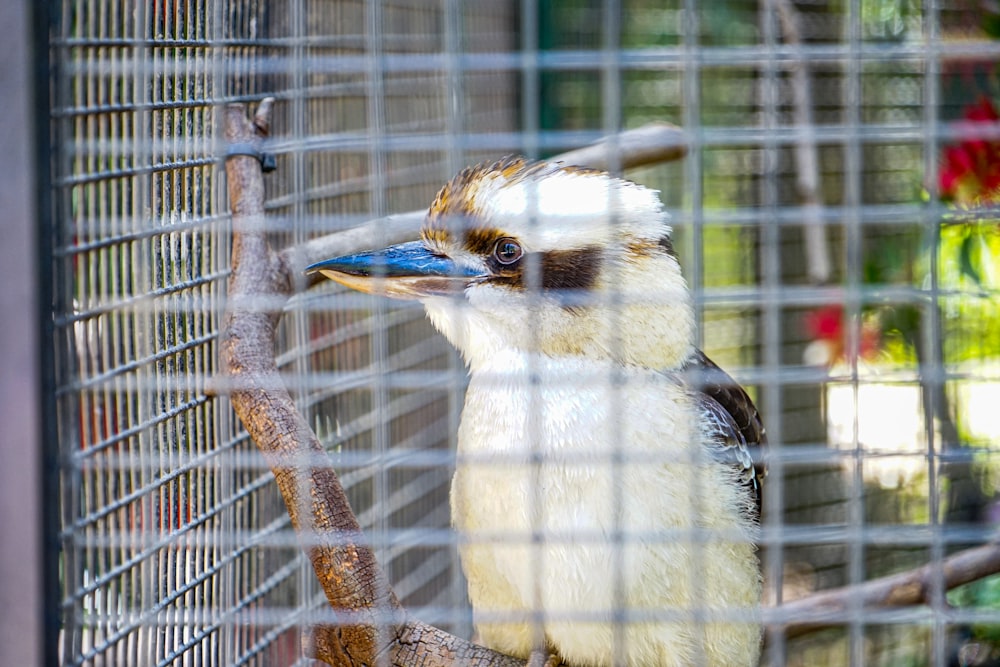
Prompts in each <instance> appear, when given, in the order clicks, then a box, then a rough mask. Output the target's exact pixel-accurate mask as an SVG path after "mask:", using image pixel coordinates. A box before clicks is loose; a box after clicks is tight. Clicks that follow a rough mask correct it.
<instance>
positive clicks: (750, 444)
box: [307, 157, 764, 667]
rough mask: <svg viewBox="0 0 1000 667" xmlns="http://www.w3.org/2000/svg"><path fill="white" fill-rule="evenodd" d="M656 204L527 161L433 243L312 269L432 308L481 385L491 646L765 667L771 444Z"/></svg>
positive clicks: (447, 213)
mask: <svg viewBox="0 0 1000 667" xmlns="http://www.w3.org/2000/svg"><path fill="white" fill-rule="evenodd" d="M667 223H668V217H667V214H666V212H665V211H664V209H663V205H662V204H661V202H660V200H659V197H658V195H657V193H656V192H655V191H653V190H650V189H647V188H645V187H642V186H640V185H637V184H635V183H631V182H629V181H626V180H622V179H618V178H614V177H612V176H611V175H609V174H607V173H604V172H599V171H594V170H590V169H584V168H580V167H572V166H565V165H562V164H559V163H550V162H536V161H530V160H526V159H523V158H518V157H508V158H504V159H502V160H500V161H497V162H494V163H487V164H482V165H479V166H476V167H472V168H469V169H466V170H464V171H462V172H461V173H460V174H458V175H457V176H456V177H455V178H454V179H452V180H451V182H449V183H448V184H447V185H445V186H444V188H443V189H442V190H441V191H440V192H439V193H438V195H437V197H436V198H435V200H434V202H433V204H432V205H431V207H430V210H429V211H428V213H427V217H426V220H425V223H424V226H423V229H422V232H421V240H420V241H416V242H411V243H404V244H401V245H396V246H392V247H389V248H386V249H384V250H380V251H377V252H373V253H365V254H359V255H351V256H347V257H338V258H335V259H330V260H327V261H323V262H319V263H317V264H314V265H312V266H310V267H309V268H308V269H307V271H310V272H312V271H318V272H320V273H322V274H323V275H325V276H327V277H329V278H331V279H333V280H336V281H338V282H340V283H343V284H344V285H347V286H348V287H352V288H355V289H358V290H362V291H365V292H375V293H380V294H384V295H387V296H391V297H398V298H407V299H418V300H420V301H421V302H422V303H423V305H424V307H425V308H426V311H427V314H428V316H429V317H430V320H431V322H432V323H433V324H434V326H435V327H436V328H437V329H438V330H439V331H440V332H441V333H442V334H444V336H445V337H446V338H447V339H448V340H449V341H451V343H452V344H453V345H454V346H455V347H456V348H458V349H459V350H460V351H461V353H462V355H463V357H464V358H465V361H466V362H467V364H468V366H469V369H470V373H471V377H470V380H469V384H468V388H467V392H466V396H465V407H464V410H463V412H462V419H461V425H460V427H459V431H458V463H457V469H456V472H455V476H454V480H453V483H452V490H451V509H452V519H453V522H454V525H455V527H456V528H457V530H458V531H459V532H460V533H461V536H462V537H461V544H460V554H461V561H462V566H463V570H464V572H465V576H466V578H467V579H468V583H469V599H470V601H471V603H472V607H473V616H474V623H475V627H476V631H477V635H478V640H479V641H480V642H481V643H483V644H485V645H486V646H489V647H491V648H493V649H496V650H498V651H502V652H504V653H508V654H511V655H514V656H519V657H523V658H527V657H528V656H529V655H530V654H532V653H535V655H537V653H536V652H537V651H540V650H547V651H551V652H554V653H555V654H557V655H558V656H559V657H560V658H561V659H562V661H563V662H564V663H567V664H569V665H574V666H578V667H588V666H594V667H598V666H605V665H607V666H610V665H613V664H615V665H630V666H635V667H639V666H661V665H720V666H726V667H733V666H736V665H755V664H756V663H757V661H758V659H759V652H760V639H761V630H760V623H759V609H758V607H759V603H760V592H761V578H760V573H759V566H758V563H757V557H756V550H755V546H754V539H755V532H756V526H757V522H758V516H759V512H760V498H761V486H760V485H761V481H762V476H763V467H762V465H761V462H760V458H759V456H758V455H757V454H756V452H758V451H760V449H761V448H760V445H762V444H763V442H764V429H763V427H762V425H761V421H760V417H759V416H758V413H757V410H756V409H755V408H754V405H753V403H752V402H751V401H750V398H749V397H748V396H747V394H746V393H745V392H744V391H743V389H741V388H740V386H739V385H738V384H736V383H735V382H734V381H733V380H732V379H730V378H729V376H727V375H726V374H725V373H723V372H722V371H721V370H719V368H718V367H717V366H715V364H713V363H712V362H711V361H710V360H709V359H708V358H707V357H706V356H705V355H704V354H703V353H702V352H701V351H699V350H698V349H697V347H696V346H695V340H694V337H695V320H694V311H693V307H692V303H691V297H690V295H689V292H688V289H687V286H686V284H685V281H684V278H683V277H682V276H681V271H680V266H679V264H678V262H677V258H676V256H675V255H674V252H673V248H672V245H671V237H670V234H671V229H670V227H669V226H668V224H667Z"/></svg>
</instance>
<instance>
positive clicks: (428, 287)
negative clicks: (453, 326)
mask: <svg viewBox="0 0 1000 667" xmlns="http://www.w3.org/2000/svg"><path fill="white" fill-rule="evenodd" d="M305 272H306V273H316V272H319V273H322V274H323V275H324V276H326V277H327V278H329V279H331V280H335V281H337V282H338V283H341V284H343V285H347V286H348V287H350V288H352V289H356V290H359V291H361V292H368V293H372V294H375V293H377V294H384V295H386V296H392V297H397V298H401V299H419V298H420V297H424V296H442V295H449V294H457V293H460V292H461V291H462V290H464V289H465V288H466V287H467V286H468V285H469V283H471V282H473V281H475V280H476V279H477V278H481V277H482V275H483V274H482V272H480V271H477V270H475V269H473V268H469V267H465V266H462V265H461V264H458V263H457V262H455V261H454V260H453V259H451V258H450V257H447V256H445V255H435V254H434V253H432V252H431V251H429V250H428V249H427V248H426V247H424V244H423V243H421V242H420V241H412V242H410V243H400V244H399V245H394V246H389V247H388V248H385V249H384V250H376V251H374V252H363V253H359V254H357V255H345V256H343V257H334V258H333V259H326V260H323V261H322V262H316V263H315V264H311V265H309V266H307V267H306V268H305Z"/></svg>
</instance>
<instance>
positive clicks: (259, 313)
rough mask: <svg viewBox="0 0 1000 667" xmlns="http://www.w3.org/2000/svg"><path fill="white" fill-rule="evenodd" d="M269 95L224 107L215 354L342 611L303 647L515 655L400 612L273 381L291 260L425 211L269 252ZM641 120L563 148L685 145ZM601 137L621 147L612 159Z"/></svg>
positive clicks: (401, 660)
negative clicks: (226, 207)
mask: <svg viewBox="0 0 1000 667" xmlns="http://www.w3.org/2000/svg"><path fill="white" fill-rule="evenodd" d="M271 104H272V101H271V100H270V99H268V100H264V101H263V102H262V103H261V105H260V107H259V108H258V110H257V113H256V115H255V117H254V119H253V121H252V122H251V121H249V120H248V119H247V118H246V110H245V108H244V106H243V105H240V104H235V105H230V106H228V107H227V108H226V109H225V114H224V122H225V136H226V141H227V142H228V145H229V147H230V148H229V151H228V153H227V159H226V175H227V178H228V186H229V199H230V207H231V210H232V225H233V246H232V247H233V251H232V252H233V254H232V273H231V275H230V278H229V295H228V299H227V303H226V312H225V318H224V322H223V342H222V364H223V368H224V369H225V372H226V373H227V374H228V378H229V381H228V390H229V392H230V398H231V400H232V404H233V408H234V409H235V411H236V414H237V415H238V416H239V418H240V420H241V421H242V422H243V425H244V426H245V428H246V429H247V432H248V433H249V434H250V436H251V437H252V438H253V441H254V442H255V443H256V444H257V447H258V448H259V449H260V451H261V454H262V456H263V457H264V459H265V460H266V461H267V463H268V466H270V468H271V470H272V471H273V472H274V477H275V481H276V482H277V484H278V489H279V490H280V492H281V496H282V498H283V499H284V501H285V505H286V506H287V509H288V514H289V517H290V518H291V522H292V525H293V527H294V528H295V531H296V534H297V535H298V536H299V538H300V540H301V544H302V549H303V551H305V553H306V554H307V555H308V557H309V560H310V562H311V563H312V566H313V569H314V570H315V572H316V576H317V578H318V580H319V583H320V585H321V586H322V588H323V591H324V593H325V595H326V598H327V600H328V601H329V603H330V606H331V608H332V610H333V612H334V613H335V614H337V615H338V616H339V617H340V618H342V619H343V620H342V621H341V622H340V623H339V624H337V625H335V626H334V625H330V626H320V627H317V628H315V629H314V630H313V632H312V636H311V638H310V642H309V647H308V650H309V652H310V654H311V655H312V656H313V657H315V658H317V659H319V660H322V661H324V662H327V663H329V664H331V665H361V664H367V665H371V664H374V663H375V662H376V658H377V660H378V664H388V665H393V666H398V667H406V666H409V665H418V664H419V665H422V666H423V667H444V666H445V665H469V666H473V667H486V666H493V667H515V666H518V665H525V663H524V662H523V661H521V660H517V659H515V658H511V657H509V656H505V655H502V654H500V653H497V652H495V651H491V650H489V649H487V648H484V647H482V646H477V645H475V644H473V643H471V642H468V641H465V640H463V639H460V638H458V637H455V636H453V635H450V634H448V633H446V632H444V631H442V630H439V629H437V628H434V627H432V626H429V625H427V624H425V623H422V622H421V621H418V620H416V619H413V618H410V617H409V616H408V615H407V614H406V612H405V610H403V608H402V607H401V605H400V603H399V600H397V598H396V596H395V594H394V593H393V591H392V589H391V587H390V585H389V582H388V579H387V577H386V575H385V573H384V572H383V571H382V569H381V568H380V567H379V564H378V563H377V562H376V560H375V556H374V554H373V552H372V551H371V549H370V548H369V547H368V546H367V543H366V542H365V541H364V539H363V537H362V533H361V527H360V526H359V524H358V521H357V519H356V518H355V516H354V513H353V512H352V511H351V508H350V506H349V504H348V501H347V496H346V494H345V493H344V490H343V488H342V487H341V485H340V481H339V480H338V478H337V475H336V473H335V472H334V469H333V465H332V462H331V461H330V460H329V457H328V456H327V454H326V452H325V451H324V449H323V446H322V444H321V443H320V442H319V440H318V438H317V437H316V435H315V434H314V433H313V432H312V429H311V428H310V427H309V425H308V424H307V423H306V421H305V419H304V418H303V417H302V415H301V414H300V413H299V412H298V410H297V409H296V407H295V404H294V402H293V401H292V398H291V396H290V395H289V393H288V391H287V390H286V389H285V387H284V385H283V383H282V381H281V378H280V376H279V374H278V369H277V367H276V364H275V358H274V347H275V326H276V324H277V322H278V320H279V318H280V316H281V310H282V307H283V306H284V304H285V303H286V302H287V300H288V298H289V297H290V296H291V295H292V293H293V291H294V290H295V289H296V286H299V287H301V286H302V285H304V284H305V281H304V280H303V279H302V278H301V275H300V274H301V268H302V267H303V266H304V265H305V264H307V263H309V262H312V261H316V260H318V259H322V258H324V257H329V256H331V255H335V254H339V253H349V252H355V251H358V250H364V249H369V247H370V246H369V244H370V243H372V239H373V238H376V229H377V237H378V238H379V240H380V241H386V240H388V241H391V242H394V241H399V240H405V239H408V238H413V237H415V236H416V232H417V229H418V228H419V225H420V220H421V218H422V216H423V213H412V214H409V213H408V214H403V215H401V216H394V217H391V218H386V219H382V220H377V221H374V222H371V223H368V225H365V226H362V227H360V228H358V229H356V230H350V231H347V232H342V233H339V234H332V235H329V236H326V237H323V238H321V239H317V240H315V241H310V242H308V243H306V244H303V245H302V246H299V247H297V248H293V249H290V250H287V251H285V252H283V253H277V252H275V251H274V250H273V249H272V248H270V247H269V245H268V242H267V235H266V225H265V219H264V183H263V175H262V172H261V159H260V150H261V147H262V144H263V138H264V137H265V136H266V135H267V132H268V126H269V114H270V109H271ZM643 131H644V132H649V133H651V134H646V135H643V137H644V138H643V141H641V142H639V144H635V142H632V141H631V139H629V137H630V133H625V134H624V135H622V136H621V137H619V138H617V139H616V140H615V141H613V142H610V143H605V144H602V145H599V146H603V148H602V147H590V148H588V149H582V150H581V151H576V152H573V153H570V154H568V155H569V156H570V159H572V160H573V161H574V162H577V163H579V162H588V163H589V164H592V165H593V164H596V165H602V164H603V165H607V164H609V163H616V164H618V165H620V166H621V167H622V168H625V167H629V166H636V165H637V164H646V163H648V162H649V161H650V159H651V157H650V156H651V155H652V154H653V153H656V154H659V155H660V156H661V157H660V158H659V159H661V160H662V159H676V158H677V157H680V156H681V155H683V152H684V149H683V143H682V142H681V141H679V140H678V136H679V135H678V131H677V130H676V128H673V129H671V128H669V126H658V127H653V128H652V129H650V128H646V129H644V130H643ZM631 136H633V137H634V136H636V135H635V134H632V135H631ZM656 137H659V139H657V138H656ZM658 141H659V142H660V145H659V147H658V148H656V149H655V150H653V151H652V152H651V149H650V145H651V144H656V143H657V142H658ZM671 142H672V143H671ZM630 146H631V148H630ZM670 146H673V148H671V147H670ZM609 148H617V149H618V150H619V151H620V152H619V154H617V155H615V156H613V159H611V158H609V155H608V153H607V150H609ZM573 156H576V157H573ZM602 160H603V162H602ZM998 571H1000V547H997V546H993V545H991V546H988V547H981V548H978V549H970V550H969V551H966V552H962V553H960V554H956V555H954V556H952V557H951V558H949V559H947V560H946V561H944V562H943V563H941V564H939V565H928V566H925V567H924V568H920V569H918V570H914V571H913V572H910V573H906V574H901V575H896V576H895V577H888V578H886V579H880V580H877V581H872V582H868V583H866V584H864V585H863V586H859V587H856V588H853V589H851V588H848V589H839V590H836V591H827V592H823V593H817V594H815V595H812V596H810V597H807V598H804V599H801V600H797V601H795V602H791V603H788V604H786V605H783V606H782V607H780V608H778V609H777V610H771V614H770V616H769V617H773V618H775V619H778V620H779V622H780V625H778V626H774V627H777V628H778V629H779V630H781V631H783V632H784V633H785V636H795V635H796V634H801V633H802V632H806V631H808V630H810V629H815V628H818V627H823V626H824V625H829V624H830V623H832V622H836V620H835V619H834V620H831V619H830V616H831V614H836V613H843V611H844V610H853V609H854V607H853V606H851V600H852V599H855V596H858V595H860V596H862V602H861V605H863V606H864V607H865V608H871V607H879V606H899V605H914V604H920V603H921V602H923V601H924V598H925V597H926V592H927V591H928V590H930V582H931V581H932V579H931V577H933V576H935V575H936V574H937V573H939V572H943V576H944V587H945V588H952V587H954V586H957V585H960V584H962V583H967V582H968V581H972V580H974V579H977V578H980V577H983V576H986V575H988V574H993V573H996V572H998ZM789 619H791V620H789ZM839 622H843V621H842V620H841V621H839Z"/></svg>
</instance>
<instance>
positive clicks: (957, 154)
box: [938, 98, 1000, 204]
mask: <svg viewBox="0 0 1000 667" xmlns="http://www.w3.org/2000/svg"><path fill="white" fill-rule="evenodd" d="M998 123H1000V114H998V113H997V110H996V108H995V107H994V106H993V103H992V102H991V101H990V100H989V99H987V98H983V99H981V100H980V101H979V103H978V104H976V105H973V106H971V107H969V108H967V109H966V111H965V121H964V122H963V123H962V129H963V131H964V132H963V133H964V134H965V135H966V136H967V137H968V138H966V139H963V140H962V142H961V143H960V144H959V145H957V146H949V147H947V148H945V150H944V164H943V165H942V167H941V172H940V174H939V177H938V191H939V192H940V194H941V196H942V197H944V198H945V199H949V200H952V201H955V202H957V203H959V204H976V203H979V202H983V201H986V202H989V201H991V200H1000V140H997V139H991V138H988V136H987V132H988V131H990V130H994V131H995V130H996V129H998V128H997V126H998Z"/></svg>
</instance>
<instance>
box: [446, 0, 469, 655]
mask: <svg viewBox="0 0 1000 667" xmlns="http://www.w3.org/2000/svg"><path fill="white" fill-rule="evenodd" d="M444 3H445V4H444V13H445V16H444V19H445V21H444V50H445V67H446V72H445V76H446V85H445V95H446V97H447V99H446V117H445V136H444V145H445V159H444V164H445V169H446V173H445V178H448V177H450V175H451V174H456V173H458V171H459V170H460V169H461V168H462V167H463V166H464V162H465V154H464V151H463V149H462V145H463V144H464V143H465V142H464V138H465V129H466V123H465V94H466V91H465V87H464V81H465V71H464V68H463V63H462V2H461V1H460V0H444ZM454 308H455V309H456V311H457V312H456V316H457V317H461V316H462V313H463V312H464V310H463V309H462V304H461V302H460V300H459V299H456V301H455V305H454ZM446 373H447V374H448V378H449V382H448V385H449V388H448V446H449V451H450V452H456V451H457V449H458V427H459V424H460V423H461V418H462V405H463V397H464V393H463V392H462V389H461V388H462V386H463V384H464V383H465V378H466V375H467V372H466V370H465V364H464V362H463V361H462V359H461V357H460V356H458V355H457V354H455V353H452V354H451V355H449V357H448V370H447V371H446ZM452 535H453V537H454V538H455V540H456V542H455V544H456V546H455V547H452V548H449V549H448V552H447V558H448V562H449V567H450V568H451V570H452V572H454V573H455V576H453V577H451V585H450V586H449V587H448V591H447V596H446V598H445V599H446V600H447V601H448V607H449V608H448V617H449V618H448V621H449V623H450V624H451V627H452V631H453V632H455V633H457V634H459V635H460V636H465V637H468V636H471V635H472V632H473V628H472V618H471V615H470V614H468V613H466V610H467V607H468V604H467V602H466V592H465V591H466V585H467V584H466V581H465V577H464V576H462V565H461V562H460V560H459V556H458V549H457V538H458V536H457V535H456V534H454V533H452Z"/></svg>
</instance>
